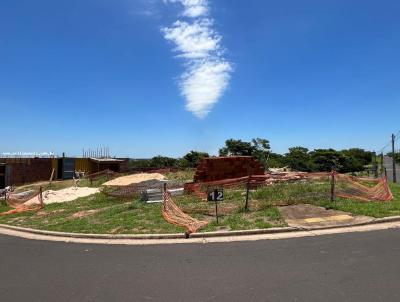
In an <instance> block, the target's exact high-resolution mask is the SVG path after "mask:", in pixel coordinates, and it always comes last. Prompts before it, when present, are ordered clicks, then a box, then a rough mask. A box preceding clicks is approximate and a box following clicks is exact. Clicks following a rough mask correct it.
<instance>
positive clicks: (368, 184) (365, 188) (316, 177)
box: [185, 172, 393, 201]
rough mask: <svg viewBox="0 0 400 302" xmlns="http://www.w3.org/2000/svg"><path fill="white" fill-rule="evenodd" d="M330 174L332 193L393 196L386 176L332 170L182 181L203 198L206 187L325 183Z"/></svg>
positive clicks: (372, 198)
mask: <svg viewBox="0 0 400 302" xmlns="http://www.w3.org/2000/svg"><path fill="white" fill-rule="evenodd" d="M332 177H334V180H335V187H334V194H335V195H336V196H338V197H343V198H349V199H357V200H362V201H390V200H392V199H393V195H392V192H391V191H390V188H389V185H388V182H387V179H386V178H379V179H374V178H362V177H355V176H350V175H347V174H339V173H336V172H334V173H333V174H332V173H328V172H317V173H305V172H290V173H268V174H266V175H251V176H245V177H240V178H233V179H223V180H217V181H209V182H192V183H186V184H185V190H186V191H187V192H189V193H192V194H195V195H196V196H198V197H200V198H203V199H204V198H206V197H207V194H206V192H207V188H209V187H224V188H235V187H236V188H237V187H243V186H249V188H251V189H254V188H257V187H262V186H268V185H272V184H276V183H289V182H298V181H300V182H309V181H322V182H325V183H327V182H331V181H332Z"/></svg>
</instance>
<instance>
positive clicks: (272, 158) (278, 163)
mask: <svg viewBox="0 0 400 302" xmlns="http://www.w3.org/2000/svg"><path fill="white" fill-rule="evenodd" d="M284 166H286V161H285V156H283V155H282V154H278V153H273V152H270V154H269V156H268V160H267V167H268V168H282V167H284Z"/></svg>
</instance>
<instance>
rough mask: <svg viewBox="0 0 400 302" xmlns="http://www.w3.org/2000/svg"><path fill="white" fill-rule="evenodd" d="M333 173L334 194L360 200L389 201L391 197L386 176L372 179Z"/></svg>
mask: <svg viewBox="0 0 400 302" xmlns="http://www.w3.org/2000/svg"><path fill="white" fill-rule="evenodd" d="M334 175H335V182H336V186H335V194H336V196H339V197H343V198H349V199H357V200H361V201H390V200H392V199H393V194H392V192H391V191H390V188H389V185H388V183H387V179H386V177H384V178H379V179H373V178H357V177H353V176H350V175H345V174H338V173H334ZM363 183H365V184H363Z"/></svg>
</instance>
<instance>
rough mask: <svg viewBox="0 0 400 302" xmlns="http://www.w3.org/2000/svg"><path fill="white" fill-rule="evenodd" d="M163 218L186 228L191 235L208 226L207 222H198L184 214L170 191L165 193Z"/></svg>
mask: <svg viewBox="0 0 400 302" xmlns="http://www.w3.org/2000/svg"><path fill="white" fill-rule="evenodd" d="M163 216H164V218H165V220H166V221H168V222H169V223H171V224H175V225H178V226H181V227H185V228H186V229H187V230H188V232H189V233H195V232H197V230H199V229H200V228H202V227H204V226H205V225H207V224H208V222H207V221H200V220H197V219H195V218H193V217H191V216H189V215H188V214H186V213H184V212H183V211H182V210H181V209H180V208H179V207H178V206H177V205H176V204H175V202H174V201H173V200H172V198H171V194H170V193H169V192H168V191H167V192H164V202H163Z"/></svg>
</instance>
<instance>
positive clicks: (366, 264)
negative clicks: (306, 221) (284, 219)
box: [0, 229, 400, 302]
mask: <svg viewBox="0 0 400 302" xmlns="http://www.w3.org/2000/svg"><path fill="white" fill-rule="evenodd" d="M0 257H1V260H0V300H1V301H7V302H8V301H30V302H33V301H41V302H43V301H364V302H365V301H374V302H376V301H385V302H387V301H400V286H399V276H400V232H399V230H394V229H392V230H384V231H374V232H366V233H347V234H340V235H326V236H318V237H304V238H296V239H285V240H265V241H255V242H237V243H221V244H180V245H157V246H121V245H119V246H113V245H88V244H73V243H60V242H47V241H35V240H27V239H21V238H15V237H9V236H4V235H2V236H0Z"/></svg>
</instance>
